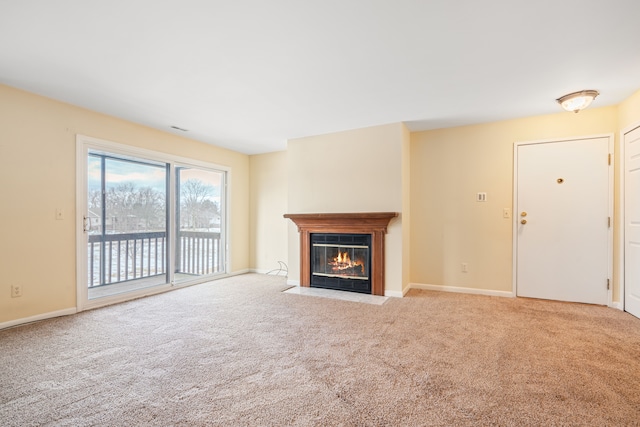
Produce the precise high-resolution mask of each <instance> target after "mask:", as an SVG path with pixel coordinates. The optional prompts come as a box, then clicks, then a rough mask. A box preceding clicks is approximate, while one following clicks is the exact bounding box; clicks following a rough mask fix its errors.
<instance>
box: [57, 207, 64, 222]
mask: <svg viewBox="0 0 640 427" xmlns="http://www.w3.org/2000/svg"><path fill="white" fill-rule="evenodd" d="M56 219H57V220H62V219H64V211H63V210H62V209H60V208H56Z"/></svg>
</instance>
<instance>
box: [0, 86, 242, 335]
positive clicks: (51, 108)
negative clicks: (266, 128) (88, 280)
mask: <svg viewBox="0 0 640 427" xmlns="http://www.w3.org/2000/svg"><path fill="white" fill-rule="evenodd" d="M76 134H82V135H87V136H92V137H96V138H100V139H105V140H109V141H114V142H118V143H123V144H128V145H134V146H138V147H142V148H147V149H153V150H156V151H161V152H165V153H169V154H174V155H179V156H182V157H190V158H193V159H198V160H202V161H207V162H212V163H216V164H220V165H224V166H227V167H230V168H231V174H232V175H231V178H232V180H231V185H232V187H231V206H230V217H231V218H230V223H231V230H230V238H231V239H230V248H231V254H230V255H231V270H232V272H235V271H242V270H246V269H248V268H249V250H248V244H249V158H248V156H246V155H243V154H239V153H235V152H232V151H229V150H225V149H221V148H217V147H213V146H211V145H207V144H204V143H200V142H196V141H193V140H189V139H186V138H180V137H177V136H174V135H171V134H169V133H164V132H160V131H157V130H153V129H150V128H147V127H144V126H140V125H136V124H134V123H130V122H126V121H123V120H119V119H116V118H113V117H109V116H105V115H102V114H98V113H94V112H91V111H88V110H84V109H81V108H77V107H74V106H71V105H68V104H64V103H61V102H57V101H53V100H50V99H47V98H44V97H40V96H37V95H33V94H30V93H26V92H22V91H19V90H16V89H13V88H10V87H7V86H2V85H0V159H2V167H1V168H0V184H1V185H0V201H1V202H0V203H2V209H1V210H0V219H1V221H0V268H1V269H2V279H0V323H3V322H8V321H12V320H16V319H23V318H28V317H31V316H36V315H41V314H45V313H50V312H55V311H59V310H64V309H69V308H73V307H75V306H76V264H75V258H76V250H75V241H76V240H75V239H76V237H75V236H76V235H75V233H76V224H75V222H74V218H75V200H76V171H75V169H76V164H75V156H76V142H75V141H76ZM57 208H60V209H62V210H63V212H64V219H63V220H61V221H60V220H56V219H55V218H54V213H55V210H56V209H57ZM12 284H19V285H22V287H23V296H22V297H21V298H10V285H12Z"/></svg>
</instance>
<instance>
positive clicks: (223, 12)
mask: <svg viewBox="0 0 640 427" xmlns="http://www.w3.org/2000/svg"><path fill="white" fill-rule="evenodd" d="M639 17H640V1H638V0H607V1H604V0H597V1H595V0H458V1H452V0H339V1H338V0H270V1H265V0H227V1H220V0H103V1H97V0H95V1H87V0H56V1H51V0H0V83H4V84H6V85H9V86H14V87H17V88H21V89H25V90H27V91H31V92H35V93H38V94H41V95H44V96H48V97H51V98H55V99H58V100H61V101H65V102H69V103H71V104H75V105H79V106H82V107H85V108H88V109H91V110H95V111H99V112H102V113H106V114H110V115H113V116H116V117H121V118H124V119H127V120H130V121H133V122H137V123H141V124H144V125H147V126H151V127H154V128H157V129H161V130H165V131H168V132H175V133H177V134H180V135H182V136H186V137H189V138H193V139H197V140H200V141H204V142H208V143H211V144H215V145H219V146H222V147H227V148H230V149H233V150H236V151H240V152H243V153H248V154H256V153H264V152H270V151H276V150H283V149H285V148H286V140H287V139H291V138H297V137H303V136H310V135H318V134H323V133H329V132H336V131H342V130H347V129H354V128H361V127H367V126H374V125H380V124H386V123H394V122H405V123H407V125H408V127H409V129H411V130H414V131H415V130H426V129H435V128H442V127H450V126H459V125H465V124H473V123H481V122H488V121H494V120H501V119H509V118H516V117H524V116H532V115H539V114H547V113H557V112H560V107H559V106H558V105H557V104H556V102H555V98H558V97H559V96H561V95H564V94H566V93H569V92H573V91H576V90H580V89H597V90H599V91H600V92H601V96H599V97H598V98H597V99H596V101H595V102H594V104H593V106H594V107H600V106H605V105H612V104H617V103H619V102H620V101H622V100H624V99H625V98H626V97H628V96H629V95H631V94H632V93H634V92H635V91H636V90H638V89H640V54H639V52H640V20H639ZM516 95H517V96H516ZM566 114H571V113H566ZM171 126H178V127H181V128H185V129H187V130H188V132H186V133H182V132H180V131H175V130H172V129H171V128H170V127H171Z"/></svg>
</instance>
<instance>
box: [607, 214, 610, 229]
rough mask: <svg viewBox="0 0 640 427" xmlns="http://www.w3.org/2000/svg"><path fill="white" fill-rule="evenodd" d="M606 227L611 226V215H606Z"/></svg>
mask: <svg viewBox="0 0 640 427" xmlns="http://www.w3.org/2000/svg"><path fill="white" fill-rule="evenodd" d="M607 227H609V228H611V217H610V216H608V217H607Z"/></svg>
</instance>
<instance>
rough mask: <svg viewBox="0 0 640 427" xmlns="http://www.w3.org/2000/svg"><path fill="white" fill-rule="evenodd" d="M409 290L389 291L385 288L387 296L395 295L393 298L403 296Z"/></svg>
mask: <svg viewBox="0 0 640 427" xmlns="http://www.w3.org/2000/svg"><path fill="white" fill-rule="evenodd" d="M407 292H408V290H407V291H388V290H386V289H385V291H384V296H385V297H393V298H402V297H403V296H404V294H406V293H407Z"/></svg>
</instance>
